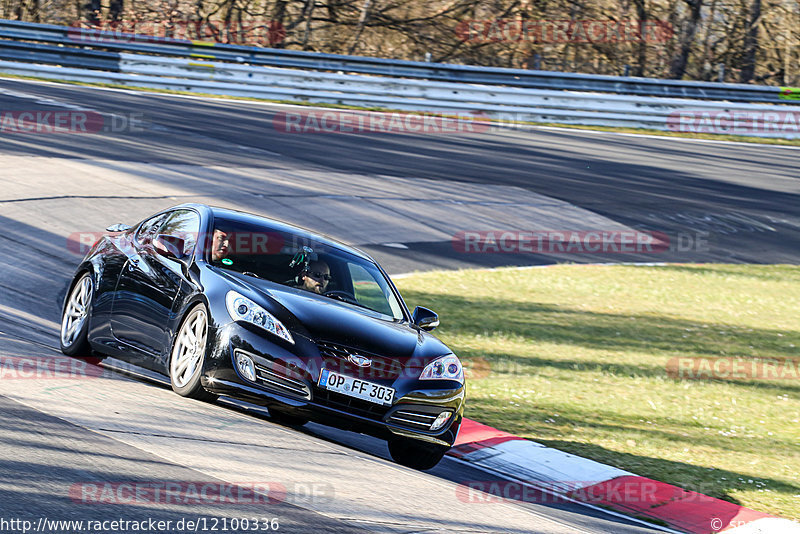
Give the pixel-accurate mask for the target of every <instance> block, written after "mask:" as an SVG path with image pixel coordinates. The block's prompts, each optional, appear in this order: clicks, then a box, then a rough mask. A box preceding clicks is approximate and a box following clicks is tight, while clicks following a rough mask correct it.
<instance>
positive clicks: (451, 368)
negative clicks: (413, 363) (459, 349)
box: [419, 354, 464, 384]
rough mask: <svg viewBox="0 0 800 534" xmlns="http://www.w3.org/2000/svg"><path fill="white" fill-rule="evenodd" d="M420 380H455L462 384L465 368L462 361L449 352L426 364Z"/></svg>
mask: <svg viewBox="0 0 800 534" xmlns="http://www.w3.org/2000/svg"><path fill="white" fill-rule="evenodd" d="M419 379H420V380H455V381H457V382H459V383H461V384H463V383H464V368H463V367H462V366H461V361H460V360H459V359H458V356H456V355H455V354H448V355H447V356H442V357H440V358H436V359H435V360H433V361H432V362H431V363H429V364H428V365H426V366H425V369H423V370H422V374H420V375H419Z"/></svg>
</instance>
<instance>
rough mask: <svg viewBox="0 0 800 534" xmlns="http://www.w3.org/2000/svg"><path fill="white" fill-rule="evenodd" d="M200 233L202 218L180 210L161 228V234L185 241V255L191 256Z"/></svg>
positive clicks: (191, 212) (159, 231) (188, 211)
mask: <svg viewBox="0 0 800 534" xmlns="http://www.w3.org/2000/svg"><path fill="white" fill-rule="evenodd" d="M199 232H200V216H199V215H198V214H197V213H195V212H193V211H190V210H178V211H175V212H173V213H172V215H170V217H169V219H167V222H165V223H164V224H163V226H161V228H159V230H158V233H159V234H165V235H170V236H174V237H180V238H181V239H183V241H184V248H183V253H184V254H187V255H188V254H191V253H192V251H193V250H194V246H195V245H196V244H197V234H198V233H199Z"/></svg>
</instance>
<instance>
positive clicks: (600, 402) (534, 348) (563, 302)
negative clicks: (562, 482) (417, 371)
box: [397, 265, 800, 519]
mask: <svg viewBox="0 0 800 534" xmlns="http://www.w3.org/2000/svg"><path fill="white" fill-rule="evenodd" d="M397 283H398V286H399V287H400V289H401V291H402V292H403V294H404V296H405V298H406V300H407V301H408V302H409V304H410V305H412V306H414V305H423V306H429V307H431V308H433V309H435V310H436V311H437V312H439V313H440V315H441V318H442V326H441V327H440V329H439V330H437V334H438V335H439V337H440V338H441V339H442V340H443V341H444V342H446V343H447V344H448V345H449V346H450V347H451V348H452V349H453V350H454V351H455V352H456V353H457V354H458V355H459V356H460V357H461V358H462V360H463V361H464V362H465V365H466V366H467V369H468V376H469V377H470V378H469V392H468V403H467V409H466V415H467V417H470V418H472V419H475V420H477V421H480V422H482V423H485V424H488V425H491V426H494V427H497V428H500V429H502V430H506V431H509V432H513V433H515V434H518V435H521V436H524V437H527V438H530V439H533V440H536V441H538V442H540V443H543V444H545V445H547V446H549V447H553V448H556V449H561V450H564V451H568V452H571V453H574V454H578V455H581V456H584V457H587V458H591V459H594V460H597V461H600V462H603V463H606V464H610V465H614V466H616V467H619V468H622V469H626V470H629V471H632V472H634V473H636V474H638V475H642V476H646V477H650V478H653V479H656V480H661V481H663V482H667V483H670V484H674V485H677V486H680V487H683V488H686V489H690V490H695V491H699V492H701V493H705V494H707V495H711V496H713V497H717V498H720V499H725V500H727V501H730V502H735V503H739V504H742V505H744V506H747V507H751V508H754V509H757V510H761V511H765V512H770V513H773V514H776V515H780V516H783V517H787V518H791V519H800V316H798V313H797V310H798V309H800V267H797V266H782V265H774V266H757V265H669V266H658V267H656V266H581V265H561V266H553V267H548V268H542V269H501V270H497V271H459V272H447V273H442V272H432V273H419V274H414V275H411V276H409V277H406V278H402V279H400V280H398V281H397ZM728 357H730V358H734V359H735V361H737V362H743V363H742V364H741V365H742V367H741V368H733V367H718V368H717V373H716V374H715V373H714V372H713V368H712V371H709V369H708V368H703V367H701V366H696V367H694V368H693V369H694V371H692V372H691V373H688V372H686V373H683V374H684V375H690V376H694V377H697V376H700V377H702V379H685V378H684V379H682V378H680V377H676V376H674V374H670V373H668V372H667V368H668V367H669V366H671V365H673V364H674V362H675V359H676V358H694V359H696V360H692V361H693V362H695V363H696V362H709V363H712V365H713V362H714V361H715V360H714V359H716V358H728ZM726 361H727V360H726ZM754 361H755V362H764V361H771V362H773V363H774V362H776V361H777V362H779V363H780V365H781V366H780V367H777V368H778V369H781V371H780V372H779V374H775V375H773V374H769V375H768V378H767V379H751V378H749V377H747V378H746V376H747V375H749V374H750V373H751V372H752V371H750V370H749V369H750V368H749V367H748V368H747V369H745V366H747V365H749V364H750V363H752V362H754ZM670 362H672V363H670ZM792 366H793V367H792ZM737 369H738V370H737ZM758 369H759V371H757V373H759V372H760V370H761V369H765V368H762V367H758ZM730 372H736V374H737V375H741V377H739V378H731V377H730V376H729V374H730ZM712 375H714V376H717V377H718V378H716V379H708V377H709V376H712ZM776 377H778V378H776Z"/></svg>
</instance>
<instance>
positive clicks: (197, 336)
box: [169, 304, 217, 402]
mask: <svg viewBox="0 0 800 534" xmlns="http://www.w3.org/2000/svg"><path fill="white" fill-rule="evenodd" d="M207 339H208V313H207V312H206V308H205V306H203V305H202V304H198V305H197V306H195V307H194V308H192V309H191V310H189V313H187V314H186V317H184V318H183V321H181V326H180V327H179V328H178V333H177V334H176V335H175V340H174V341H173V342H172V349H171V351H170V359H169V381H170V383H171V384H172V390H173V391H174V392H175V393H177V394H178V395H181V396H182V397H188V398H191V399H197V400H202V401H209V402H210V401H214V400H216V398H217V397H216V395H213V394H211V393H209V392H208V391H206V390H205V389H204V388H203V385H202V384H201V383H200V377H201V376H202V374H203V364H204V363H205V360H206V352H207V350H208V349H207V345H208V343H207Z"/></svg>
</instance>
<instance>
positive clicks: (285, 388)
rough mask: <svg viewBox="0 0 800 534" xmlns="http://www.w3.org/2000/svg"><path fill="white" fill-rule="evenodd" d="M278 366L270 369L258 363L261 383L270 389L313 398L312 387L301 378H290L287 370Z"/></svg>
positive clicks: (304, 397) (257, 370) (303, 397)
mask: <svg viewBox="0 0 800 534" xmlns="http://www.w3.org/2000/svg"><path fill="white" fill-rule="evenodd" d="M278 367H279V366H276V367H275V368H274V369H269V368H268V367H265V366H263V365H258V364H256V375H257V377H258V381H259V383H260V384H261V385H262V386H264V387H267V388H269V389H272V390H275V391H277V392H279V393H281V394H283V395H288V396H291V397H298V398H302V399H307V400H308V399H311V389H310V388H309V387H308V386H307V385H306V384H305V382H303V381H301V380H297V379H294V378H289V377H287V376H286V374H287V373H286V372H285V371H283V372H281V369H279V368H278Z"/></svg>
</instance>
